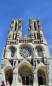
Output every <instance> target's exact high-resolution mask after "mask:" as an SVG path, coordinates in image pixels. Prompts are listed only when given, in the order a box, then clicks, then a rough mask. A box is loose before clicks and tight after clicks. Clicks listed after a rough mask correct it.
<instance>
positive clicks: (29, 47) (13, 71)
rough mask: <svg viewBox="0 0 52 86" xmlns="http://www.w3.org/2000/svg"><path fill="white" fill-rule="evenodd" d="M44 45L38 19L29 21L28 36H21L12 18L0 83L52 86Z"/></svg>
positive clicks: (21, 85)
mask: <svg viewBox="0 0 52 86" xmlns="http://www.w3.org/2000/svg"><path fill="white" fill-rule="evenodd" d="M51 70H52V65H51V64H50V55H49V49H48V44H47V42H46V40H45V38H44V35H43V31H42V29H41V24H40V20H39V19H29V37H27V36H26V35H24V37H22V20H21V19H12V21H11V24H10V30H9V32H8V38H7V42H6V46H5V47H4V49H3V56H2V64H1V67H0V84H1V82H2V81H4V82H5V84H6V81H7V80H8V81H9V84H10V85H11V86H24V85H25V86H52V71H51Z"/></svg>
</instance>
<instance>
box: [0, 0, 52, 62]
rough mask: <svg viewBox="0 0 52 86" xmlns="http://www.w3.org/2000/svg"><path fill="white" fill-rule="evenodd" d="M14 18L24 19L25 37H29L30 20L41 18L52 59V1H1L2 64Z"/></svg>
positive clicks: (0, 43)
mask: <svg viewBox="0 0 52 86" xmlns="http://www.w3.org/2000/svg"><path fill="white" fill-rule="evenodd" d="M13 18H14V19H17V18H18V19H19V18H22V22H23V35H24V34H27V35H28V20H29V18H40V22H41V24H42V29H43V32H44V36H45V38H46V40H47V42H48V46H49V50H50V56H51V58H52V0H0V63H1V58H2V52H3V47H4V46H5V44H6V39H7V35H8V30H9V28H10V21H11V19H13Z"/></svg>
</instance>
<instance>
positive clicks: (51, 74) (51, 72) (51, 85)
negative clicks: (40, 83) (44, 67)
mask: <svg viewBox="0 0 52 86" xmlns="http://www.w3.org/2000/svg"><path fill="white" fill-rule="evenodd" d="M48 76H49V86H52V67H51V65H49V74H48Z"/></svg>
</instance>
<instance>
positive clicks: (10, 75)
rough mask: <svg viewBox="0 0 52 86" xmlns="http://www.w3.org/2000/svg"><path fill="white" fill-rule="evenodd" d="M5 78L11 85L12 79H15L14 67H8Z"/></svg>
mask: <svg viewBox="0 0 52 86" xmlns="http://www.w3.org/2000/svg"><path fill="white" fill-rule="evenodd" d="M5 80H6V82H7V81H8V82H9V84H10V85H11V84H12V81H13V71H12V69H7V70H6V71H5Z"/></svg>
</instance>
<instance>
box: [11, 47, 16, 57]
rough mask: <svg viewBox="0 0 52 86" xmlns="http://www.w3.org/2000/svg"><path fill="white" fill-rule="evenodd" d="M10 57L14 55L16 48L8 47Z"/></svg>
mask: <svg viewBox="0 0 52 86" xmlns="http://www.w3.org/2000/svg"><path fill="white" fill-rule="evenodd" d="M10 50H11V57H14V55H15V51H16V49H15V48H14V47H10Z"/></svg>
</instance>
